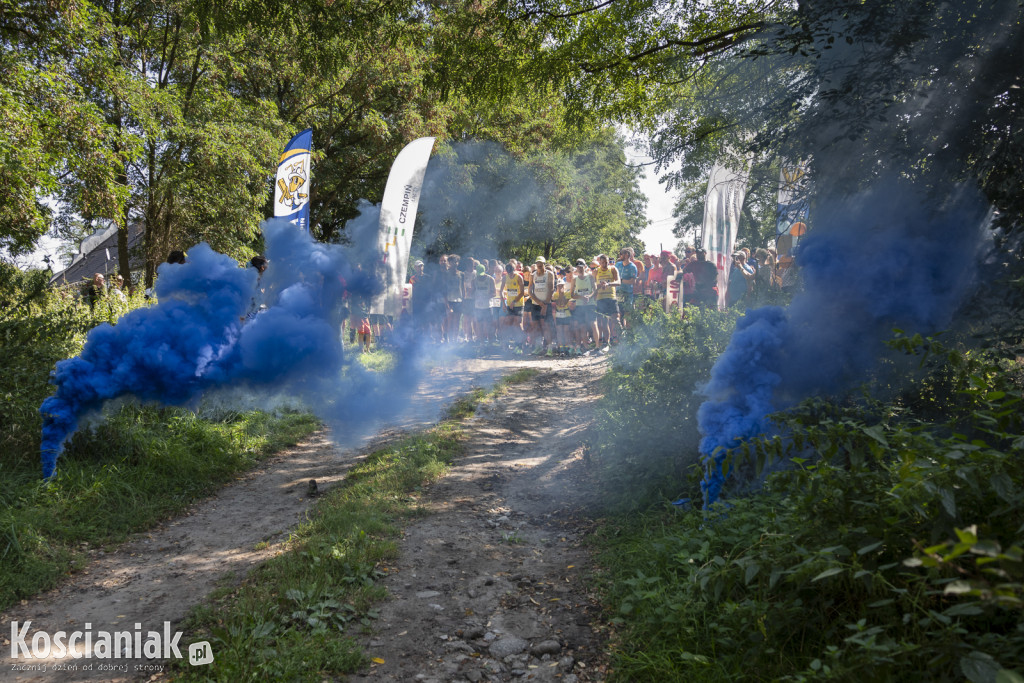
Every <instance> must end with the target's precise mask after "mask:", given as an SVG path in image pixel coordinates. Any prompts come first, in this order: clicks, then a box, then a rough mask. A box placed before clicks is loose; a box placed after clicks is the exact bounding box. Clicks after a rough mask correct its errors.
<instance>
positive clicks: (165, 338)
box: [40, 205, 421, 477]
mask: <svg viewBox="0 0 1024 683" xmlns="http://www.w3.org/2000/svg"><path fill="white" fill-rule="evenodd" d="M362 208H363V210H364V214H363V215H362V216H361V217H360V218H359V219H356V221H354V222H353V224H352V226H351V227H352V229H353V230H352V231H353V234H354V237H355V238H356V239H355V240H354V242H353V247H350V248H346V247H342V246H339V245H331V244H322V243H318V242H315V241H313V239H312V238H311V237H310V236H309V235H308V234H306V233H305V232H303V231H301V230H298V229H296V228H295V226H293V225H291V224H289V223H287V222H285V221H282V220H274V221H268V222H267V223H265V224H264V227H263V233H264V239H265V242H266V247H267V257H268V258H269V260H270V266H269V268H268V269H267V271H266V272H265V273H264V275H263V277H262V279H261V280H258V278H257V272H256V271H255V269H253V268H244V269H243V268H240V267H239V266H238V263H237V262H236V261H235V260H234V259H232V258H230V257H228V256H224V255H222V254H218V253H216V252H214V251H213V250H212V249H211V248H210V247H209V246H207V245H206V244H200V245H197V246H196V247H194V248H192V249H190V250H189V252H188V263H185V264H179V265H175V264H163V265H161V266H160V267H159V269H158V279H157V282H156V294H157V297H158V303H157V304H156V305H154V306H152V307H149V308H143V309H138V310H135V311H132V312H131V313H129V314H128V315H126V316H124V317H122V318H121V320H120V321H118V324H117V325H115V326H111V325H108V324H103V325H100V326H98V327H96V328H94V329H93V330H92V331H90V332H89V334H88V336H87V338H86V342H85V346H84V347H83V349H82V352H81V354H79V355H78V356H77V357H75V358H71V359H68V360H65V361H61V362H60V363H58V364H57V368H56V370H55V371H54V373H53V376H52V379H51V383H53V384H55V385H56V387H57V390H56V392H55V393H54V394H53V395H52V396H51V397H49V398H47V399H46V400H45V401H44V402H43V404H42V406H41V407H40V412H41V413H42V415H43V433H42V446H41V456H42V469H43V476H44V477H51V476H53V474H54V473H55V471H56V465H57V458H58V456H59V454H60V452H61V450H62V449H63V447H64V444H65V443H66V442H67V440H68V439H69V438H70V437H71V436H72V435H73V434H74V432H75V431H76V430H77V429H78V426H79V423H80V421H81V419H82V417H83V416H85V415H86V414H89V413H94V412H96V411H99V410H100V409H101V408H102V407H103V404H104V403H105V402H107V401H110V400H112V399H115V398H119V397H125V396H132V397H135V398H136V399H138V400H140V401H143V402H149V401H155V402H160V403H163V404H167V405H186V404H188V405H191V404H194V403H196V402H197V401H198V400H199V399H200V398H202V396H203V395H204V394H206V393H208V392H211V391H213V390H223V389H242V390H245V391H249V392H255V393H257V394H260V395H265V396H272V395H279V394H287V395H291V396H295V397H298V398H300V399H302V400H303V401H304V402H305V404H306V405H307V406H308V407H309V408H310V409H311V410H313V411H314V412H315V413H316V414H317V415H318V416H319V417H320V418H321V419H323V420H324V421H325V422H326V423H327V424H328V425H329V426H330V427H332V428H333V429H334V430H335V431H336V432H337V431H339V430H346V433H354V432H357V431H362V430H365V429H367V428H369V427H371V426H372V425H374V424H376V423H377V421H379V420H385V419H388V418H389V417H391V416H394V415H396V414H398V413H399V412H400V411H401V410H402V409H403V407H404V406H405V405H406V400H405V397H407V396H408V395H409V394H410V389H411V388H413V387H415V386H416V385H417V383H418V381H419V378H420V366H421V364H420V363H419V359H420V353H419V351H420V347H419V346H418V344H419V340H418V339H417V338H416V337H415V336H414V335H410V334H396V335H395V338H396V340H397V342H398V344H399V345H400V348H399V349H398V352H397V354H396V355H397V357H398V358H399V360H398V362H397V367H396V369H395V370H394V371H393V372H389V373H387V374H378V373H373V372H369V371H367V370H366V369H365V368H364V367H363V366H362V365H361V364H360V363H357V362H351V360H349V359H348V358H347V357H346V354H345V353H344V350H343V347H342V343H341V336H340V333H341V323H342V305H343V297H342V294H343V292H344V291H346V290H347V292H348V293H349V295H350V296H352V297H353V298H359V297H362V298H364V299H368V297H369V296H371V295H372V294H373V293H374V292H375V291H376V288H377V287H379V284H378V281H377V277H376V275H375V271H374V264H375V263H376V262H377V261H378V260H379V259H378V256H377V255H376V254H375V253H372V252H373V251H374V249H375V245H376V241H375V239H367V235H369V233H370V232H373V234H374V235H375V230H376V220H375V216H374V211H373V207H369V205H364V206H363V207H362ZM362 233H367V234H366V235H363V234H362ZM261 290H262V291H261ZM260 301H262V302H263V303H264V304H265V308H264V309H263V310H262V311H261V312H260V313H259V314H258V315H256V316H255V317H250V318H248V319H247V318H246V314H247V313H248V312H249V311H251V310H252V308H253V306H254V303H259V302H260Z"/></svg>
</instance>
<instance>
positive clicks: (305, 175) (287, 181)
mask: <svg viewBox="0 0 1024 683" xmlns="http://www.w3.org/2000/svg"><path fill="white" fill-rule="evenodd" d="M312 148H313V129H312V128H307V129H306V130H304V131H302V132H301V133H299V134H298V135H296V136H295V137H293V138H292V139H291V140H289V141H288V144H287V145H286V146H285V148H284V152H282V153H281V158H280V159H279V160H278V162H277V182H276V187H275V188H274V216H275V217H277V218H287V219H288V220H289V221H291V222H292V223H295V224H296V225H298V226H299V227H300V228H302V229H303V230H305V231H306V232H309V184H310V177H311V176H310V160H311V155H310V150H311V149H312Z"/></svg>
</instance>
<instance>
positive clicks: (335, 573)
mask: <svg viewBox="0 0 1024 683" xmlns="http://www.w3.org/2000/svg"><path fill="white" fill-rule="evenodd" d="M462 439H463V434H462V432H461V431H460V429H459V428H458V425H457V424H456V423H454V422H451V421H449V422H443V423H441V424H440V425H438V426H437V427H435V428H433V429H431V430H429V431H427V432H425V433H423V434H420V435H416V436H411V437H407V438H406V439H403V440H402V441H400V442H398V443H395V444H393V445H391V446H388V447H387V448H383V449H380V450H378V451H375V452H373V453H371V454H370V455H369V456H368V457H367V458H366V459H365V460H364V461H363V462H362V463H360V464H358V465H357V466H355V467H354V468H353V469H352V470H351V471H350V472H349V473H348V475H347V476H346V478H345V481H344V483H343V484H342V485H340V486H338V487H335V488H334V489H331V490H329V491H328V492H327V493H326V494H325V495H324V496H323V498H321V500H319V501H318V502H317V504H316V506H315V508H314V509H313V510H312V512H311V514H310V519H309V521H308V522H307V523H306V524H304V525H303V526H301V527H300V528H299V529H298V530H297V531H296V532H295V533H294V534H293V535H292V537H291V538H290V539H289V541H288V543H287V550H286V551H285V552H283V553H281V554H280V555H278V556H276V557H274V558H273V559H271V560H269V561H267V562H266V563H264V564H263V565H261V566H260V567H259V568H257V569H256V570H255V571H254V572H253V573H252V574H250V575H249V577H248V578H246V579H245V581H244V582H242V583H241V585H239V586H238V587H237V588H236V589H235V590H234V591H232V592H225V591H221V592H219V593H218V594H215V595H211V596H210V597H209V598H208V600H207V602H206V603H205V604H203V605H200V606H198V607H196V608H194V609H193V611H192V613H191V615H190V616H189V618H188V619H187V620H186V622H185V624H183V630H185V631H186V633H187V635H188V637H189V638H190V639H191V641H192V642H196V641H202V640H209V641H210V643H211V645H212V647H213V652H214V657H215V660H214V663H213V664H212V665H210V666H209V667H202V668H201V669H200V668H192V667H190V666H188V665H187V664H185V663H184V662H183V660H182V661H177V662H175V663H174V664H173V666H175V667H176V674H178V675H180V676H181V679H182V680H186V681H195V680H215V681H245V680H288V681H320V680H323V679H324V678H328V677H332V676H339V675H344V674H345V673H350V672H353V671H356V670H357V669H359V668H360V667H362V666H363V665H364V664H365V663H366V656H365V655H364V654H363V653H362V651H361V650H360V648H359V647H358V645H357V644H356V642H355V641H354V640H353V639H352V637H351V636H350V635H347V634H348V633H350V632H351V629H353V628H357V629H358V628H360V627H363V626H369V625H370V624H371V623H372V620H373V619H374V618H375V617H376V612H375V611H374V609H373V605H374V604H375V603H377V602H379V601H380V600H382V599H383V598H384V597H385V592H384V588H383V587H382V586H381V585H380V584H379V582H378V579H379V578H381V577H382V576H383V575H384V574H385V573H386V571H387V569H386V567H387V564H388V562H389V561H390V560H392V559H394V558H395V557H396V556H397V554H398V546H397V539H398V538H399V535H400V527H401V525H402V523H403V522H404V521H406V520H408V519H411V518H413V517H415V516H418V515H421V514H423V511H422V509H421V508H420V507H419V505H418V502H417V496H416V491H418V490H419V488H420V487H421V486H422V485H423V484H425V483H427V482H431V481H434V480H437V479H438V478H440V477H441V476H443V475H444V473H445V472H446V471H447V468H448V464H449V463H450V462H451V460H452V459H453V458H454V457H455V456H456V455H457V454H458V453H459V452H461V450H462Z"/></svg>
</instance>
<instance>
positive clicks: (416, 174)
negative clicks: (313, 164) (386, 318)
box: [370, 138, 434, 318]
mask: <svg viewBox="0 0 1024 683" xmlns="http://www.w3.org/2000/svg"><path fill="white" fill-rule="evenodd" d="M433 148H434V138H420V139H418V140H413V141H412V142H410V143H409V144H408V145H406V146H405V147H404V148H403V149H402V151H401V152H399V153H398V156H397V157H395V163H393V164H392V165H391V173H390V174H389V175H388V184H387V185H386V186H385V187H384V199H383V200H381V203H380V233H379V236H378V238H377V248H378V249H379V251H378V253H379V254H380V259H381V264H382V266H383V272H384V280H383V285H384V286H383V288H382V289H381V290H380V292H379V293H378V294H377V295H376V296H375V297H374V298H373V301H372V302H371V304H370V312H371V313H374V314H378V315H390V316H394V317H396V318H397V317H398V315H399V314H400V313H401V312H402V285H404V284H405V273H406V271H407V270H408V268H409V251H410V250H411V249H412V230H413V226H414V225H415V224H416V208H417V207H418V206H419V203H420V191H421V190H422V189H423V176H424V175H426V172H427V162H428V161H430V152H431V150H433Z"/></svg>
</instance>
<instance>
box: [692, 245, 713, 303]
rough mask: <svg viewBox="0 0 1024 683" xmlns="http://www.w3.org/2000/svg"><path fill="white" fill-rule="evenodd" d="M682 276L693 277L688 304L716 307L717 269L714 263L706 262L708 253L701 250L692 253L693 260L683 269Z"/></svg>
mask: <svg viewBox="0 0 1024 683" xmlns="http://www.w3.org/2000/svg"><path fill="white" fill-rule="evenodd" d="M683 273H684V275H685V274H686V273H690V274H692V275H693V295H692V298H690V299H689V301H690V303H694V304H696V305H698V306H716V307H717V305H718V294H717V292H716V291H715V287H716V285H717V284H718V268H716V267H715V264H714V263H711V262H710V261H708V253H707V252H706V251H705V250H703V249H697V250H696V251H695V252H694V260H693V261H691V262H690V263H688V264H686V266H685V267H684V268H683Z"/></svg>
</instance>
